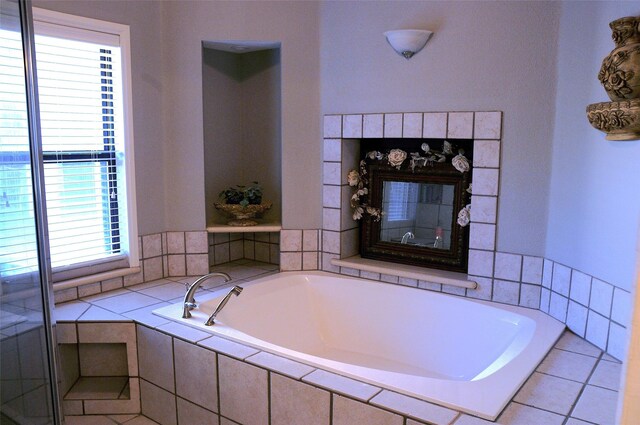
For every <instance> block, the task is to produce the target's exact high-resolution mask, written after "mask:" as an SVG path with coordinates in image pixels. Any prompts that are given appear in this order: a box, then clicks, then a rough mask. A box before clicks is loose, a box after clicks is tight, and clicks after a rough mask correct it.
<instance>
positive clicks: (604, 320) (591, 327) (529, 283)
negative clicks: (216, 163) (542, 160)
mask: <svg viewBox="0 0 640 425" xmlns="http://www.w3.org/2000/svg"><path fill="white" fill-rule="evenodd" d="M501 128H502V113H501V112H449V113H445V112H436V113H405V114H365V115H328V116H326V117H325V123H324V136H325V137H324V167H323V169H324V176H323V228H322V229H319V230H318V229H311V230H309V229H305V230H302V229H284V230H282V231H281V233H280V235H278V233H264V234H259V233H255V234H245V235H243V236H239V235H238V234H236V235H234V234H219V235H208V236H207V233H206V232H202V231H193V232H165V233H160V234H153V235H144V236H142V237H140V238H139V243H140V253H141V258H142V261H141V269H142V270H141V272H140V273H138V274H135V275H130V276H125V277H121V278H115V279H109V280H108V281H103V282H97V283H92V284H88V285H83V286H80V287H77V288H67V289H64V290H60V291H56V292H55V298H56V303H63V302H66V301H70V300H76V299H77V298H82V297H87V296H90V295H95V294H99V293H100V292H107V291H112V290H116V289H120V288H126V287H130V286H134V285H138V284H140V283H144V282H152V281H156V280H158V279H162V278H171V277H173V276H184V275H191V276H197V275H202V274H205V273H207V272H208V271H209V269H210V267H211V266H214V265H218V264H221V263H225V262H227V261H233V260H237V259H242V258H246V259H252V260H258V261H262V262H268V263H272V264H278V263H279V264H280V269H281V270H283V271H288V270H315V269H322V270H326V271H330V272H334V273H340V274H344V275H356V276H361V277H366V278H369V279H374V280H381V281H385V282H389V283H393V284H401V285H409V286H414V287H417V288H421V289H425V290H433V291H439V292H445V293H450V294H454V295H458V296H466V297H471V298H478V299H486V300H492V301H496V302H501V303H507V304H513V305H521V306H524V307H529V308H536V309H540V310H542V311H543V312H545V313H548V314H550V315H551V316H553V317H555V318H556V319H558V320H560V321H562V322H564V323H566V324H567V327H568V328H569V329H570V330H572V331H573V332H574V333H575V334H577V335H579V336H581V337H583V338H585V339H586V340H588V341H590V342H592V343H593V344H594V345H596V346H598V347H599V348H601V349H603V350H605V351H607V352H609V353H610V354H611V355H613V356H614V357H616V358H618V359H621V358H622V357H623V354H624V345H625V341H626V325H627V323H628V321H629V309H630V294H629V292H628V291H626V290H624V289H621V288H619V287H617V286H615V285H612V284H610V283H607V282H603V281H602V280H599V279H597V278H596V277H593V276H589V275H587V274H585V273H582V272H581V271H579V270H575V269H571V268H570V267H567V266H565V265H562V264H560V263H557V262H554V261H552V260H551V259H546V258H542V257H535V256H527V255H521V254H518V253H507V252H499V251H496V249H495V232H496V228H497V224H498V216H497V204H498V197H499V187H498V182H499V172H500V146H501V143H502V141H501ZM383 137H384V138H387V137H389V138H400V137H406V138H448V139H455V138H464V139H473V140H474V164H473V167H474V168H473V173H474V175H473V182H474V185H473V189H474V194H473V197H472V223H471V229H470V230H471V234H470V252H469V277H468V278H469V279H470V280H474V281H476V282H477V283H478V288H477V289H473V290H472V289H464V288H459V287H455V286H449V285H440V284H434V283H432V282H428V281H426V280H425V281H423V280H414V279H407V278H403V277H399V276H397V275H396V276H394V275H393V273H389V274H377V273H371V272H366V271H359V270H357V269H355V268H347V267H337V266H335V265H333V264H332V262H331V260H334V259H337V258H347V257H350V256H352V255H355V254H357V251H358V246H357V243H358V242H357V224H356V223H355V222H353V220H351V219H350V208H349V203H348V201H349V197H350V194H351V193H350V192H351V191H350V188H349V186H348V185H347V184H346V182H345V180H346V178H345V176H346V174H347V172H348V171H349V170H350V169H353V168H355V167H356V165H357V161H358V150H359V145H360V143H359V142H360V141H361V140H363V141H364V142H365V143H366V140H365V139H366V138H383ZM278 252H279V258H278V255H277V254H278ZM399 267H400V268H401V267H402V266H399ZM132 289H134V290H135V288H132ZM76 302H77V301H76ZM67 306H69V307H72V306H71V305H70V304H67ZM76 320H78V319H76ZM64 321H65V320H64V319H63V322H64ZM97 321H102V319H98V320H97ZM107 321H108V320H107ZM141 323H143V324H145V325H150V323H146V321H142V322H141ZM78 326H79V323H78ZM158 329H159V328H158ZM159 330H160V329H159ZM138 333H139V332H138ZM140 337H141V335H138V339H140ZM186 339H189V338H188V337H186ZM140 343H141V342H140V341H138V344H140ZM222 352H224V350H223V351H222ZM220 366H222V365H221V364H219V365H218V367H220ZM220 373H222V371H220ZM143 410H144V409H143ZM143 413H144V412H143Z"/></svg>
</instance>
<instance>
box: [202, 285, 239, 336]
mask: <svg viewBox="0 0 640 425" xmlns="http://www.w3.org/2000/svg"><path fill="white" fill-rule="evenodd" d="M241 292H242V288H241V287H239V286H237V285H236V286H234V287H233V288H231V290H230V291H229V293H228V294H227V295H225V297H224V298H223V299H222V301H220V304H218V307H216V311H214V312H213V313H211V316H209V319H208V320H207V321H206V322H205V323H204V324H205V325H206V326H212V325H215V323H216V321H215V319H216V316H217V315H218V313H220V311H221V310H222V309H223V308H224V306H225V305H227V303H228V302H229V299H230V298H231V295H235V296H238V295H240V293H241Z"/></svg>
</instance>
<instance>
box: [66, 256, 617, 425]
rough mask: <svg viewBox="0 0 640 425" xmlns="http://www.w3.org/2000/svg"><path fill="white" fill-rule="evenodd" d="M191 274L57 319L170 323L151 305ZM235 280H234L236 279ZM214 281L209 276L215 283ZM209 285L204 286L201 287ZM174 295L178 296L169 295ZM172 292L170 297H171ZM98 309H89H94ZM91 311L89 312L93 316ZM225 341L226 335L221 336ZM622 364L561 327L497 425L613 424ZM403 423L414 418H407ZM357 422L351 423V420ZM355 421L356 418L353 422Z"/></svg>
mask: <svg viewBox="0 0 640 425" xmlns="http://www.w3.org/2000/svg"><path fill="white" fill-rule="evenodd" d="M276 268H277V266H272V265H268V264H263V263H251V262H247V261H240V262H234V263H229V264H226V265H223V266H220V267H217V268H216V269H217V270H219V271H225V272H227V273H229V274H230V275H231V276H232V277H234V278H235V279H253V278H256V277H257V276H260V275H264V274H268V273H273V272H274V271H275V269H276ZM191 281H193V279H192V278H171V279H162V280H159V281H156V282H149V283H145V284H142V285H138V286H132V287H129V288H127V289H122V290H118V291H114V292H113V293H106V294H100V295H98V296H94V297H88V298H85V299H84V300H81V301H76V302H74V303H67V305H65V304H62V305H60V306H57V307H58V309H57V312H56V313H57V316H58V320H77V319H78V318H79V317H81V316H82V315H83V314H87V309H88V307H89V306H90V305H91V304H86V306H85V307H84V308H81V307H82V305H78V304H81V303H83V302H85V303H87V302H88V303H92V304H95V305H100V306H101V307H102V308H103V309H105V314H106V315H108V316H109V317H105V320H111V319H110V318H111V317H112V315H113V314H114V313H116V314H120V315H123V316H126V317H128V318H133V319H135V320H137V321H139V322H140V323H143V324H144V323H146V322H149V324H150V325H151V326H154V327H155V326H159V325H162V323H169V322H168V321H167V320H164V319H162V318H159V317H158V316H154V315H153V314H151V311H152V310H154V309H155V308H158V307H160V306H162V305H166V303H167V302H176V301H179V300H180V299H181V298H182V295H181V294H182V293H183V292H184V282H191ZM236 283H237V281H236ZM219 284H220V283H219V282H211V283H210V285H211V286H209V288H211V289H214V288H215V287H216V286H218V285H219ZM209 288H203V289H202V290H204V291H206V290H208V289H209ZM110 295H111V296H110ZM123 295H129V296H132V297H133V298H134V299H136V300H137V301H142V303H141V304H138V303H130V302H124V301H125V300H124V297H122V296H123ZM175 295H179V296H178V297H174V296H175ZM172 297H174V298H172ZM97 313H99V312H94V316H95V314H97ZM94 316H92V318H93V319H94V320H99V319H96V318H95V317H94ZM224 341H225V342H227V341H226V340H224ZM620 371H621V364H620V363H619V362H618V361H617V360H615V359H614V358H613V357H611V356H609V355H607V354H606V353H603V352H602V351H601V350H600V349H598V348H597V347H595V346H593V345H592V344H590V343H588V342H586V341H585V340H583V339H582V338H580V337H578V336H576V335H574V334H573V333H571V332H568V331H567V332H565V333H564V334H563V336H562V337H561V338H560V340H559V341H558V342H557V343H556V345H555V347H554V348H553V349H552V350H551V352H550V353H549V355H548V356H547V357H546V358H545V360H544V361H543V362H542V363H541V364H540V365H539V366H538V368H537V370H536V371H535V372H534V373H533V374H532V376H531V377H530V378H529V380H528V381H527V382H526V383H525V384H524V385H523V387H522V388H521V389H520V391H519V392H518V393H517V394H516V396H515V397H514V398H513V400H512V401H511V403H509V405H508V406H507V407H506V409H505V410H504V411H503V413H502V414H501V415H500V416H499V417H498V419H497V421H496V422H495V423H498V424H501V425H526V424H535V425H553V424H558V425H563V424H564V425H584V424H587V425H594V424H596V425H607V424H611V425H614V423H615V412H616V402H617V395H618V392H617V390H618V386H619V379H620ZM103 423H104V424H114V423H116V424H123V423H126V424H127V425H147V424H155V422H153V421H151V420H150V419H148V418H146V417H144V416H141V415H138V416H133V415H111V416H68V417H67V424H68V425H85V424H91V425H101V424H103ZM407 423H412V424H413V423H418V422H415V421H412V420H408V421H407ZM450 423H451V424H454V425H487V424H491V423H493V422H489V421H485V420H482V419H478V418H476V417H472V416H469V415H465V414H459V415H456V416H455V417H454V418H453V419H452V420H451V422H450ZM353 425H356V424H353ZM358 425H359V424H358Z"/></svg>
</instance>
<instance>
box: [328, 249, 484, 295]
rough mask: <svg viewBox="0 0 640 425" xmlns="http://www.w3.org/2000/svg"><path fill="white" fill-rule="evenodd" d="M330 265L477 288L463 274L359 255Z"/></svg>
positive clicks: (334, 261)
mask: <svg viewBox="0 0 640 425" xmlns="http://www.w3.org/2000/svg"><path fill="white" fill-rule="evenodd" d="M331 264H333V265H334V266H340V267H349V268H352V269H356V270H364V271H367V272H373V273H381V274H389V275H393V276H399V277H406V278H409V279H418V280H424V281H427V282H433V283H441V284H443V285H451V286H457V287H459V288H468V289H476V287H477V286H478V283H477V282H475V281H473V280H469V277H468V276H467V275H466V274H464V273H456V272H450V271H446V270H437V269H428V268H425V267H418V266H409V265H404V264H395V263H388V262H386V261H378V260H369V259H367V258H362V257H360V256H359V255H355V256H353V257H349V258H344V259H337V258H336V259H333V260H331Z"/></svg>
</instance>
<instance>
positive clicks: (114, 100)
mask: <svg viewBox="0 0 640 425" xmlns="http://www.w3.org/2000/svg"><path fill="white" fill-rule="evenodd" d="M51 16H53V18H56V17H62V18H63V19H62V20H63V21H64V25H56V24H55V22H54V23H52V22H51V19H49V18H50V17H51ZM45 18H47V19H46V22H38V21H37V20H36V22H35V29H36V37H35V45H36V66H37V73H38V91H39V103H40V127H41V136H42V150H43V162H44V181H45V192H46V203H47V221H48V226H49V228H48V230H49V245H50V253H51V264H52V267H53V270H54V280H63V279H69V278H73V277H78V276H83V275H87V274H92V273H97V272H102V271H106V270H110V269H113V268H119V267H127V266H129V267H133V266H137V253H136V252H135V250H133V249H132V248H135V247H136V246H137V244H136V243H129V240H130V239H131V236H132V235H131V229H132V228H134V229H135V223H132V221H133V218H134V217H133V215H132V214H131V210H132V209H131V206H132V203H133V200H132V199H127V195H130V196H129V198H131V194H132V193H133V190H132V189H133V188H132V187H131V178H130V176H131V172H132V170H127V167H128V166H129V165H130V164H131V165H132V162H131V158H129V156H130V152H132V151H131V147H130V146H128V145H129V144H131V143H132V140H126V138H127V136H128V135H130V134H131V132H130V131H126V128H125V127H126V126H127V120H126V119H125V118H126V117H125V113H124V109H125V105H126V95H127V93H126V92H125V90H124V86H125V85H124V84H123V82H124V76H125V73H124V72H123V71H124V70H123V61H122V58H123V54H122V51H121V46H120V45H119V44H120V37H119V36H117V35H114V34H107V33H105V32H97V31H93V30H90V29H83V28H78V27H70V26H69V25H70V23H73V21H74V17H70V16H69V15H62V14H55V13H46V14H45ZM36 19H37V18H36ZM52 20H53V21H55V20H56V19H52ZM86 21H87V20H86V19H85V18H78V22H79V23H83V22H84V23H85V24H87V22H86ZM93 22H95V21H93ZM89 24H91V23H89ZM102 24H105V23H102ZM84 40H88V41H84ZM3 41H4V40H3ZM3 45H5V43H3ZM19 47H20V46H19V45H18V46H17V47H16V48H19ZM0 55H4V51H0ZM2 60H3V63H4V56H3V57H2ZM14 66H21V64H19V63H16V64H15V65H14ZM3 73H4V70H3ZM4 82H5V79H4V78H3V79H2V83H0V90H4V89H3V87H4V85H5V84H4ZM19 84H20V82H18V81H16V82H15V84H14V85H15V87H16V88H14V89H15V90H17V85H19ZM23 84H24V83H23V82H22V85H23ZM12 87H13V86H12ZM22 90H23V91H24V88H22ZM24 132H25V134H20V137H23V138H24V137H26V136H27V135H26V128H25V129H24ZM2 145H3V149H2V151H3V153H4V152H5V143H4V140H3V143H2ZM13 149H14V148H11V147H10V146H9V145H8V144H7V150H6V151H7V152H11V153H12V154H14V155H15V154H16V151H15V150H13ZM20 153H22V151H20ZM24 153H25V155H26V153H27V152H26V151H25V152H24ZM27 159H28V157H27ZM17 166H18V165H16V167H17ZM15 173H16V172H15V171H14V174H15ZM5 174H7V173H5V172H4V171H3V174H2V175H1V176H0V179H2V178H4V177H5ZM128 177H129V178H128ZM14 180H15V181H16V182H17V183H16V187H18V186H19V187H20V189H19V190H18V189H14V190H13V192H15V194H14V195H11V197H14V198H15V197H16V196H18V195H17V194H18V193H21V194H23V195H22V196H25V197H26V196H29V195H30V194H29V193H27V189H26V187H27V183H28V181H25V180H24V179H22V180H21V179H20V178H17V179H14ZM2 184H3V190H4V186H5V183H4V180H2ZM7 196H8V197H9V196H10V195H7ZM17 200H18V199H17V198H15V201H16V202H17ZM12 201H13V200H12V199H11V200H8V201H7V202H8V203H9V205H11V203H12ZM5 205H6V203H5ZM16 205H17V204H16ZM25 205H26V204H25ZM29 205H30V200H29ZM21 214H22V215H23V214H27V211H26V210H24V211H23V210H19V209H17V208H14V212H13V215H15V216H17V217H20V216H21ZM9 218H10V217H9V215H7V216H6V219H9ZM5 221H8V220H5V216H4V215H3V216H1V217H0V226H10V224H7V223H4V222H5ZM11 221H12V222H14V223H18V222H19V220H11ZM13 227H14V228H16V231H17V229H18V226H17V225H14V226H13ZM3 229H4V227H3ZM19 239H20V238H19V235H17V236H15V237H6V238H1V239H0V253H1V252H2V249H3V248H4V249H6V250H9V251H15V252H17V251H18V247H19V246H20V244H21V243H22V242H20V241H19ZM134 240H135V236H134ZM29 261H33V260H29ZM27 266H28V265H27V263H26V262H25V264H22V265H20V264H19V265H18V266H16V270H18V271H19V270H20V268H21V267H27Z"/></svg>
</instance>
